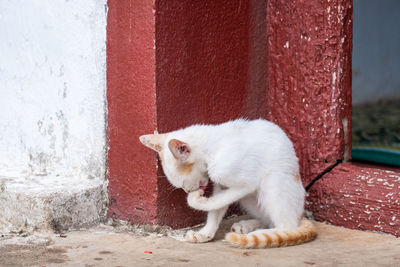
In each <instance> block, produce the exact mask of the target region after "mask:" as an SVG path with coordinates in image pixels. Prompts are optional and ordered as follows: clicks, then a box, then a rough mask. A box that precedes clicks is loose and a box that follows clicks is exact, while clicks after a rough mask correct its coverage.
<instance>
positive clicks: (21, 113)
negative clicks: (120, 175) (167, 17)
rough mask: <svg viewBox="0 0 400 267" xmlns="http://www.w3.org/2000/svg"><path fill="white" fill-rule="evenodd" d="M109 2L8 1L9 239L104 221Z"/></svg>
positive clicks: (3, 66) (2, 52)
mask: <svg viewBox="0 0 400 267" xmlns="http://www.w3.org/2000/svg"><path fill="white" fill-rule="evenodd" d="M106 3H107V1H106V0H84V1H81V0H65V1H61V0H41V1H22V0H12V1H7V0H2V1H0V25H1V26H0V36H1V42H0V203H1V206H2V212H3V213H2V214H1V215H2V219H1V220H0V232H1V230H3V231H4V229H5V230H6V231H7V229H8V230H10V229H14V230H15V229H20V228H21V227H25V229H36V228H40V227H41V226H42V225H49V223H50V224H51V223H52V221H53V222H54V221H55V222H56V223H57V224H62V225H63V228H68V227H69V226H73V225H75V226H79V225H87V224H89V223H90V222H94V221H98V220H99V218H100V217H101V216H102V214H104V210H105V203H106V200H107V198H106V194H105V190H106V186H105V185H106V181H105V160H106V158H105V154H106V136H105V129H106V121H105V118H106V106H105V91H106V80H105V71H106ZM93 190H94V191H93ZM91 192H92V193H91ZM93 192H96V193H93ZM89 207H90V208H89ZM80 209H82V211H86V212H84V213H79V210H80ZM29 211H30V212H29ZM50 211H51V212H50ZM100 213H102V214H100ZM57 218H61V219H60V220H58V219H57ZM46 220H47V221H46ZM24 222H26V224H25V225H24Z"/></svg>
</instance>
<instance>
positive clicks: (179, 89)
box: [107, 0, 351, 227]
mask: <svg viewBox="0 0 400 267" xmlns="http://www.w3.org/2000/svg"><path fill="white" fill-rule="evenodd" d="M331 2H335V1H331ZM348 3H351V1H350V0H347V1H341V2H340V5H342V6H344V8H343V9H342V8H337V4H334V3H328V2H327V3H320V2H319V1H278V0H270V1H258V0H251V1H231V0H221V1H189V0H184V1H167V0H156V1H155V3H153V2H152V1H139V0H136V1H134V0H133V1H127V0H118V1H117V0H109V13H108V26H107V97H108V134H107V136H108V145H109V148H110V149H109V151H108V178H109V198H110V204H109V211H108V215H109V216H115V217H117V218H121V219H125V220H130V221H131V222H133V223H156V224H168V225H171V226H173V227H182V226H187V225H190V224H194V223H198V222H201V221H202V220H203V219H204V216H203V215H204V214H203V213H200V212H194V211H193V210H190V209H189V208H188V207H187V205H186V201H185V194H184V193H183V192H182V191H181V190H175V191H172V190H171V187H170V186H169V185H168V183H167V181H166V179H165V178H164V177H161V176H162V175H163V174H162V171H161V168H160V166H158V163H157V162H158V161H157V157H156V154H155V153H154V152H152V151H150V150H149V149H146V148H145V147H144V146H142V145H141V144H140V143H139V141H138V137H139V136H140V135H141V134H145V133H152V132H153V131H155V130H158V131H159V132H167V131H170V130H174V129H177V128H180V127H185V126H188V125H191V124H194V123H219V122H223V121H226V120H229V119H234V118H237V117H247V118H259V117H263V118H267V119H271V120H273V121H275V122H277V123H278V124H279V125H281V126H282V127H283V128H284V129H285V130H286V131H287V133H288V134H289V136H290V137H291V138H292V140H293V141H294V143H295V146H296V149H297V153H298V156H299V158H300V161H301V167H302V174H303V182H304V183H305V184H308V182H309V181H310V180H311V179H312V177H313V176H314V175H316V174H318V173H320V172H321V171H322V170H323V169H324V168H325V167H326V166H328V165H331V164H333V163H334V162H335V161H336V160H337V159H343V157H344V154H345V148H346V146H345V144H348V139H347V136H348V135H347V136H346V134H347V133H348V131H349V129H350V128H349V127H348V126H346V125H345V123H343V122H345V121H346V119H347V121H348V122H350V120H349V116H350V103H351V99H350V93H349V90H350V83H349V81H350V79H351V76H350V66H351V64H350V59H351V27H350V28H349V25H351V23H350V22H349V19H351V15H350V16H349V15H348V14H349V13H348V12H350V11H351V7H348V6H347V4H348ZM328 7H329V8H330V10H332V12H334V13H335V15H331V17H330V18H329V20H328V17H329V14H328V13H327V8H328ZM349 10H350V11H349ZM332 14H333V13H332ZM342 16H344V19H342V20H341V21H340V19H341V17H342ZM338 19H339V22H336V21H337V20H338ZM349 23H350V24H349ZM315 27H318V28H317V29H316V28H315ZM342 38H344V39H343V40H344V41H343V42H342ZM326 39H328V40H327V41H326ZM349 45H350V46H349ZM348 49H350V50H348ZM349 51H350V54H349ZM333 73H336V74H335V75H336V76H335V77H333Z"/></svg>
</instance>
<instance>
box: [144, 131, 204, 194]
mask: <svg viewBox="0 0 400 267" xmlns="http://www.w3.org/2000/svg"><path fill="white" fill-rule="evenodd" d="M139 139H140V141H141V142H142V143H143V144H144V145H145V146H147V147H149V148H151V149H153V150H154V151H156V152H157V153H158V155H159V156H160V159H161V164H162V167H163V170H164V173H165V175H166V176H167V179H168V180H169V182H170V183H171V184H172V185H174V186H175V187H177V188H182V189H183V190H184V191H185V192H192V191H196V190H198V189H203V190H204V189H205V188H206V186H207V184H208V179H209V178H208V175H207V169H206V165H205V163H204V160H203V159H202V158H201V155H200V154H199V153H198V151H196V148H195V147H191V146H190V145H189V144H187V143H185V142H183V141H180V140H177V139H173V138H172V139H171V138H169V136H168V134H148V135H142V136H141V137H140V138H139Z"/></svg>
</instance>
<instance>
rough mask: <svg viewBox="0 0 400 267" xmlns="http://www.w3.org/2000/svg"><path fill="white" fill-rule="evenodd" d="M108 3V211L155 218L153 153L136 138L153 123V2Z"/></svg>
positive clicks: (126, 217) (137, 220)
mask: <svg viewBox="0 0 400 267" xmlns="http://www.w3.org/2000/svg"><path fill="white" fill-rule="evenodd" d="M108 7H109V12H108V23H107V102H108V129H107V139H108V147H109V150H108V158H107V168H108V173H107V177H108V180H109V186H108V190H109V207H108V216H110V217H115V218H120V219H123V220H129V221H131V222H135V223H157V198H158V192H157V158H156V157H155V155H154V154H153V153H152V152H151V151H149V150H148V149H146V148H144V147H143V146H142V145H141V144H140V143H139V142H138V136H140V135H141V134H143V133H151V132H153V131H154V130H155V129H156V128H157V115H156V98H155V94H156V88H155V58H156V56H155V49H154V38H155V16H154V13H153V3H152V1H142V0H130V1H127V0H126V1H125V0H114V1H113V0H110V1H108Z"/></svg>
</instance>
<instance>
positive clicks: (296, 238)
mask: <svg viewBox="0 0 400 267" xmlns="http://www.w3.org/2000/svg"><path fill="white" fill-rule="evenodd" d="M316 237H317V229H316V228H315V226H314V224H313V223H312V222H311V221H310V220H308V219H306V218H302V219H301V221H300V225H299V226H298V227H297V228H294V229H292V230H281V231H280V230H276V229H275V230H274V229H265V230H257V231H254V232H251V233H248V234H246V235H242V234H237V233H234V232H230V233H227V234H226V236H225V239H226V240H227V241H228V242H229V243H231V244H232V245H234V246H238V247H241V248H270V247H285V246H293V245H299V244H302V243H306V242H309V241H312V240H314V239H315V238H316Z"/></svg>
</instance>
